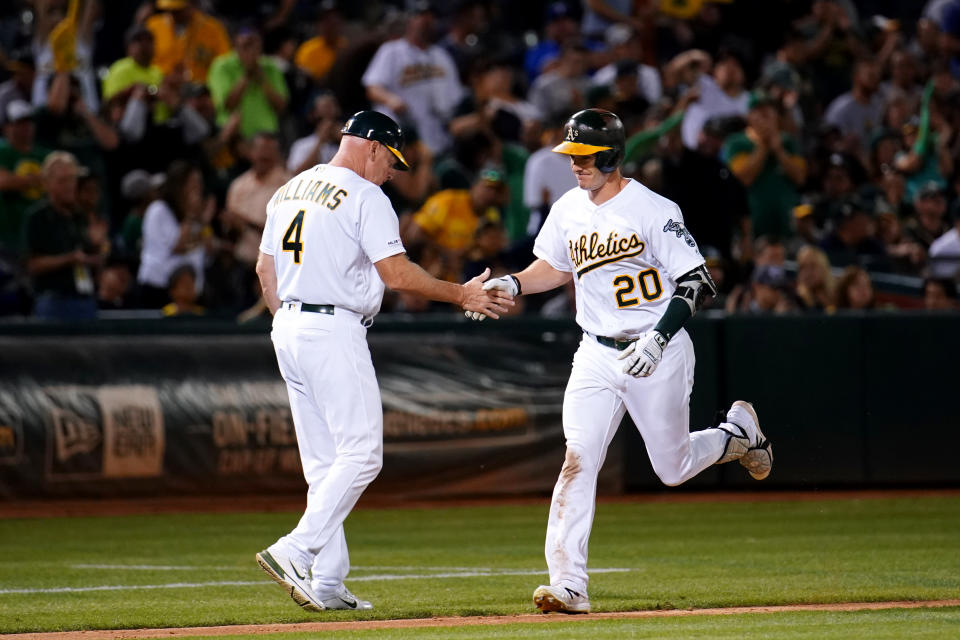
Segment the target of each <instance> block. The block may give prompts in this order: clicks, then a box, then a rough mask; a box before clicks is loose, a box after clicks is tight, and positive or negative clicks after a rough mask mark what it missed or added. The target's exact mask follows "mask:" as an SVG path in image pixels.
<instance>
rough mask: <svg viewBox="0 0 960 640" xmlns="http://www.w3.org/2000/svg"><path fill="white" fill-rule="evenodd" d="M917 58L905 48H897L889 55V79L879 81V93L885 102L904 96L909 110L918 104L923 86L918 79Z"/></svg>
mask: <svg viewBox="0 0 960 640" xmlns="http://www.w3.org/2000/svg"><path fill="white" fill-rule="evenodd" d="M917 72H918V69H917V60H916V58H915V57H914V56H913V54H912V53H910V52H909V51H907V50H906V49H897V50H896V51H894V52H893V54H892V55H891V56H890V79H889V80H887V81H885V82H881V83H880V94H881V95H882V96H883V98H884V101H885V102H890V100H892V99H893V98H894V97H899V98H905V99H906V100H907V103H908V104H909V105H910V106H911V109H910V110H911V111H913V110H914V109H916V107H918V106H920V95H921V92H922V91H923V87H922V86H921V85H920V83H919V82H918V81H917V80H918V77H919V76H918V73H917Z"/></svg>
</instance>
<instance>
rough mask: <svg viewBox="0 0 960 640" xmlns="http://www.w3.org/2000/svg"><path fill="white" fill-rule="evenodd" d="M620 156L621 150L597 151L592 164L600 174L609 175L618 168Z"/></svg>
mask: <svg viewBox="0 0 960 640" xmlns="http://www.w3.org/2000/svg"><path fill="white" fill-rule="evenodd" d="M622 155H623V150H622V149H619V148H616V147H615V148H613V149H610V150H608V151H599V152H598V153H597V157H596V161H595V163H594V164H595V165H596V167H597V169H599V170H600V171H601V172H602V173H611V172H613V171H614V169H616V168H617V167H619V166H620V161H621V160H622V158H621V156H622Z"/></svg>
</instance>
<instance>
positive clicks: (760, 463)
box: [727, 400, 773, 480]
mask: <svg viewBox="0 0 960 640" xmlns="http://www.w3.org/2000/svg"><path fill="white" fill-rule="evenodd" d="M727 422H732V423H734V424H735V425H737V426H739V427H740V428H742V429H744V430H746V431H747V433H749V434H750V443H749V446H748V447H747V451H746V452H745V453H744V454H743V455H742V456H741V457H740V464H741V465H743V466H744V468H746V470H747V472H749V473H750V477H752V478H753V479H754V480H763V479H764V478H766V477H767V476H769V475H770V470H771V469H773V445H771V444H770V441H769V440H767V439H766V438H765V437H764V435H763V432H762V431H760V419H759V418H758V417H757V411H756V410H755V409H754V408H753V405H752V404H750V403H749V402H744V401H743V400H737V401H736V402H734V403H733V406H731V407H730V411H728V412H727ZM731 439H732V438H731Z"/></svg>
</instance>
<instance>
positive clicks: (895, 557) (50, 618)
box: [0, 496, 960, 640]
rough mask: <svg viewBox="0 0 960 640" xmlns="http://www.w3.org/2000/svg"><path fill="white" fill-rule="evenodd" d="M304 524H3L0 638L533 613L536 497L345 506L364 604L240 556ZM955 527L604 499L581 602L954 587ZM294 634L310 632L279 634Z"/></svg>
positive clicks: (597, 634)
mask: <svg viewBox="0 0 960 640" xmlns="http://www.w3.org/2000/svg"><path fill="white" fill-rule="evenodd" d="M298 516H299V514H294V513H290V514H226V515H224V514H209V515H196V514H189V515H154V516H127V517H98V518H60V519H56V518H51V519H19V520H0V545H2V546H0V548H2V550H3V554H2V557H0V633H13V632H27V631H54V630H70V629H115V628H137V627H179V626H195V625H204V626H206V625H224V624H240V623H244V624H253V623H271V622H300V621H324V620H355V619H383V618H417V617H430V616H453V615H466V616H470V615H499V614H517V613H531V612H532V611H533V607H532V604H531V602H530V596H531V593H532V591H533V589H534V588H535V587H536V586H537V585H538V584H541V583H542V582H544V581H545V580H546V569H545V565H544V560H543V553H542V545H543V536H544V529H545V526H546V516H547V505H546V503H545V502H544V504H542V505H538V506H507V505H505V506H496V507H482V508H478V507H462V508H443V509H431V510H420V509H417V510H413V509H396V510H374V509H371V510H358V511H356V512H354V513H353V514H352V515H351V516H350V518H349V519H348V521H347V539H348V541H349V543H350V548H351V560H352V562H353V563H354V568H353V571H352V572H351V578H350V579H348V581H347V584H348V586H350V587H351V589H353V591H354V592H355V593H356V594H357V595H359V596H360V597H363V598H366V599H369V600H371V601H373V603H374V606H375V609H374V610H373V611H370V612H365V613H357V612H326V613H324V614H311V613H307V612H303V611H301V610H299V608H298V607H296V605H294V604H293V602H292V600H290V599H289V598H288V597H287V596H285V595H284V594H283V592H282V591H281V590H280V588H279V587H277V586H276V585H275V584H274V583H273V582H271V581H270V580H269V579H268V578H267V576H266V575H265V574H264V573H263V572H262V571H261V570H260V569H259V568H258V567H257V566H256V563H255V562H254V560H253V555H254V553H255V552H256V551H259V550H260V549H262V548H264V547H266V546H267V545H269V544H270V543H272V542H273V541H274V540H275V539H276V538H277V537H278V536H279V535H280V534H282V533H284V532H286V531H287V530H289V529H290V528H291V527H292V526H293V525H294V524H295V523H296V520H297V518H298ZM958 532H960V499H957V498H953V497H942V496H941V497H928V498H915V497H911V498H897V499H870V500H825V501H821V502H752V503H751V502H738V503H685V504H664V503H646V504H642V503H636V504H622V503H621V504H601V505H600V506H599V508H598V512H597V520H596V523H595V526H594V534H593V537H592V540H591V550H590V567H591V571H592V574H591V584H590V596H591V601H592V604H593V607H594V611H628V610H642V609H664V608H690V607H696V608H703V607H729V606H744V605H764V604H791V603H834V602H857V601H885V600H933V599H949V598H960V533H958ZM787 630H789V632H790V634H786V631H787ZM897 630H899V631H898V632H897ZM338 635H342V636H343V637H351V638H352V637H356V638H366V637H370V638H372V637H378V638H412V637H441V636H442V637H445V638H446V637H449V638H508V637H509V638H527V637H530V638H534V637H537V638H539V637H550V638H557V637H591V638H622V637H637V638H648V637H650V638H652V637H670V638H688V637H689V638H694V637H696V638H706V637H716V638H727V637H730V638H732V637H737V638H768V637H774V636H775V637H778V638H781V637H782V638H859V637H863V638H905V637H909V638H914V637H916V638H960V611H958V610H957V609H953V608H951V609H938V610H933V609H916V610H889V611H861V612H851V613H840V612H796V613H787V614H752V615H737V616H703V617H691V618H684V619H678V618H670V619H644V620H593V621H571V622H562V623H549V624H528V625H512V626H506V625H497V626H489V627H460V628H457V629H441V628H434V629H398V630H389V631H387V630H375V631H364V632H359V631H358V632H342V633H338ZM308 636H309V637H316V634H312V635H311V634H299V635H285V636H282V637H283V638H284V640H290V639H292V638H306V637H308ZM258 637H265V636H258ZM266 637H272V636H266Z"/></svg>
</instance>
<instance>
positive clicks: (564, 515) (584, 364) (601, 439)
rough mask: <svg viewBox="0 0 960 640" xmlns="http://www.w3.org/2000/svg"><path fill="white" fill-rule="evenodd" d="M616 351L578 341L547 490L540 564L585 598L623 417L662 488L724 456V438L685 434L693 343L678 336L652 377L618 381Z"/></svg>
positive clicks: (708, 433)
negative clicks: (558, 452)
mask: <svg viewBox="0 0 960 640" xmlns="http://www.w3.org/2000/svg"><path fill="white" fill-rule="evenodd" d="M619 353H620V352H619V351H617V350H616V349H612V348H610V347H605V346H603V345H601V344H600V343H599V342H597V341H596V340H595V339H594V338H592V337H590V336H586V335H585V336H584V337H583V340H581V342H580V348H579V349H577V353H576V355H575V356H574V358H573V370H572V371H571V373H570V380H569V382H568V383H567V390H566V393H565V395H564V399H563V434H564V437H565V438H566V443H567V452H566V459H565V460H564V463H563V468H562V469H561V471H560V478H559V479H558V480H557V484H556V486H555V487H554V490H553V501H552V503H551V505H550V520H549V523H548V525H547V542H546V549H545V550H546V556H547V567H548V568H549V570H550V584H552V585H562V586H565V587H570V588H571V589H573V590H574V591H579V592H581V593H586V589H587V581H588V579H587V543H588V541H589V538H590V530H591V528H592V526H593V516H594V511H595V502H596V491H597V475H598V474H599V472H600V467H601V466H602V465H603V461H604V459H605V458H606V455H607V448H608V447H609V446H610V441H611V440H613V436H614V434H615V433H616V431H617V427H618V426H619V425H620V420H621V419H622V418H623V413H624V411H627V412H629V414H630V417H631V418H632V419H633V422H634V424H636V426H637V429H638V430H639V431H640V435H641V436H642V437H643V442H644V445H645V446H646V448H647V455H648V456H649V457H650V462H651V464H652V465H653V470H654V471H655V472H656V474H657V475H658V476H659V477H660V479H661V480H662V481H663V482H664V483H665V484H668V485H678V484H681V483H683V482H686V481H687V480H689V479H690V478H692V477H693V476H695V475H697V474H698V473H700V472H701V471H703V470H704V469H706V468H707V467H709V466H710V465H712V464H713V463H715V462H716V461H717V460H718V459H719V458H720V456H721V455H722V454H723V451H724V447H725V446H726V434H724V433H723V432H722V431H719V430H717V429H709V430H706V431H697V432H695V433H693V434H691V433H690V427H689V423H690V419H689V416H690V404H689V403H690V391H691V390H692V389H693V365H694V355H693V343H692V342H691V341H690V337H689V336H688V335H687V332H686V331H680V332H679V333H678V334H677V335H676V336H674V338H673V339H672V340H671V341H670V343H669V344H668V345H667V348H666V349H665V350H664V354H663V360H661V362H660V365H659V366H658V367H657V369H656V371H654V373H653V375H652V376H649V377H646V378H634V377H633V376H630V375H627V374H625V373H623V366H624V361H622V360H617V356H618V355H619Z"/></svg>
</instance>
